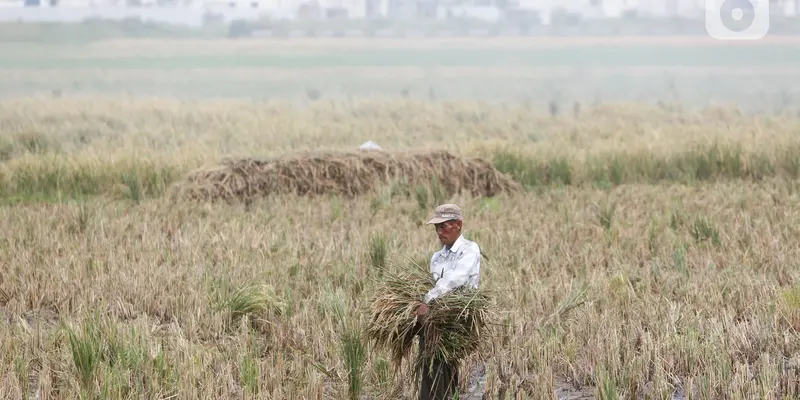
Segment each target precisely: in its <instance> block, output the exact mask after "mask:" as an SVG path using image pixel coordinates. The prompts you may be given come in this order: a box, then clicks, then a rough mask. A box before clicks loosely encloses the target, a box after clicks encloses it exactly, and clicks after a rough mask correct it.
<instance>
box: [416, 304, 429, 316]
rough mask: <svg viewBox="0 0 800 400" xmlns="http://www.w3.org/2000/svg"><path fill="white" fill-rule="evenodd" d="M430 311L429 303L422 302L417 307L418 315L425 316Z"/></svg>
mask: <svg viewBox="0 0 800 400" xmlns="http://www.w3.org/2000/svg"><path fill="white" fill-rule="evenodd" d="M427 313H428V305H427V304H425V303H421V304H420V305H419V307H417V315H419V316H424V315H425V314H427Z"/></svg>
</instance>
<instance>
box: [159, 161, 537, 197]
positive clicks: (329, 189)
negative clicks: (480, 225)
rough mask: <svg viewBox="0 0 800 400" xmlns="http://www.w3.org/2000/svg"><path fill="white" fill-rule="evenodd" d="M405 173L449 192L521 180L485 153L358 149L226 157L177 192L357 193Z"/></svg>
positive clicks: (500, 187) (409, 179) (513, 187)
mask: <svg viewBox="0 0 800 400" xmlns="http://www.w3.org/2000/svg"><path fill="white" fill-rule="evenodd" d="M402 179H404V180H405V182H406V183H407V184H408V185H410V186H413V185H430V184H431V183H432V182H433V181H434V180H435V181H436V182H437V183H438V184H440V185H441V186H442V187H443V188H444V189H445V190H447V191H448V193H452V194H455V193H465V192H466V193H470V194H472V195H473V196H495V195H497V194H499V193H502V192H516V191H519V190H521V186H520V184H519V183H518V182H516V181H514V180H512V179H511V178H509V177H508V176H506V175H504V174H503V173H501V172H499V171H498V170H496V169H495V168H494V166H493V165H492V164H491V163H489V162H488V161H485V160H482V159H476V158H473V159H464V158H460V157H456V156H454V155H452V154H450V153H448V152H444V151H439V152H429V153H389V152H359V153H328V154H301V155H295V156H290V157H283V158H278V159H274V160H255V159H238V160H227V161H225V162H224V163H223V164H222V165H221V166H220V167H217V168H212V169H201V170H196V171H193V172H191V173H189V174H188V176H187V177H186V178H185V180H184V181H182V182H179V183H178V184H177V185H176V187H175V190H176V191H175V192H174V193H173V195H175V196H178V197H179V198H188V199H194V200H204V201H214V200H225V201H251V200H254V199H256V198H259V197H268V196H271V195H276V194H288V193H294V194H297V195H300V196H315V195H332V194H336V195H339V196H342V197H353V196H357V195H360V194H364V193H367V192H370V191H372V190H374V189H376V188H377V187H378V186H380V185H385V184H387V183H391V182H397V181H400V180H402Z"/></svg>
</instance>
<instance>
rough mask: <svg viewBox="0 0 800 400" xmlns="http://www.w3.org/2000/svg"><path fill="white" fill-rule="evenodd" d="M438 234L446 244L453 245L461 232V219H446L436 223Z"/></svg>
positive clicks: (443, 243)
mask: <svg viewBox="0 0 800 400" xmlns="http://www.w3.org/2000/svg"><path fill="white" fill-rule="evenodd" d="M434 227H436V235H438V236H439V241H440V242H442V245H444V246H451V245H453V243H455V241H456V239H458V235H460V234H461V221H445V222H442V223H440V224H435V225H434Z"/></svg>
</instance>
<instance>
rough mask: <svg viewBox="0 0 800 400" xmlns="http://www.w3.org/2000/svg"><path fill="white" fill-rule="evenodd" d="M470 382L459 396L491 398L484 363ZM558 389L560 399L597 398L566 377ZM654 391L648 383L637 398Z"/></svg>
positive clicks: (675, 396) (678, 394) (680, 399)
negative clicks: (465, 390) (488, 392)
mask: <svg viewBox="0 0 800 400" xmlns="http://www.w3.org/2000/svg"><path fill="white" fill-rule="evenodd" d="M467 379H468V384H467V392H466V393H463V394H462V395H461V396H459V398H464V399H466V400H483V399H490V398H491V396H492V395H491V394H490V395H488V396H486V369H485V367H483V366H482V365H479V366H476V367H475V368H474V369H473V370H472V371H471V372H470V374H469V377H468V378H467ZM556 386H557V389H556V390H555V393H554V394H555V396H556V399H558V400H589V399H595V398H596V396H595V390H594V388H592V387H585V388H576V387H575V386H574V385H572V384H570V383H569V382H567V381H566V380H564V379H557V380H556ZM651 391H652V385H648V386H646V387H645V389H644V393H638V394H637V396H636V398H637V400H638V399H644V398H645V394H649V393H648V392H651ZM507 394H509V395H512V396H513V397H514V398H515V399H517V398H525V394H524V393H523V392H522V391H520V393H519V394H518V395H517V394H516V393H514V390H509V393H507ZM685 398H686V396H685V395H684V393H683V388H678V389H677V390H676V391H675V392H673V393H672V396H670V399H671V400H684V399H685Z"/></svg>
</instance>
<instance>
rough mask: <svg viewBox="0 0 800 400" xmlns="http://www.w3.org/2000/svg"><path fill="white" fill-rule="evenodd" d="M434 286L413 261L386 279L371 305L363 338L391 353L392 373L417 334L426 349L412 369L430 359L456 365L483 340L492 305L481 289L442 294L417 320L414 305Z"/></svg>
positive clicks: (406, 353)
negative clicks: (423, 341) (393, 367)
mask: <svg viewBox="0 0 800 400" xmlns="http://www.w3.org/2000/svg"><path fill="white" fill-rule="evenodd" d="M434 284H435V282H434V280H433V278H432V277H431V275H430V273H429V272H428V271H426V269H425V268H423V267H420V266H419V265H418V264H416V263H413V262H412V263H411V268H409V269H408V270H405V271H402V272H400V273H390V274H387V275H386V277H385V279H384V280H383V284H382V285H380V287H379V289H378V295H376V296H375V298H374V300H373V301H372V303H371V305H370V311H371V319H370V323H369V325H368V327H367V334H368V336H369V337H370V339H371V340H372V341H373V343H375V344H376V345H378V346H379V347H382V348H385V349H387V350H388V351H389V352H390V353H391V358H392V360H393V362H394V364H395V367H396V368H399V367H400V364H401V362H402V360H403V358H406V357H407V356H408V355H409V354H410V352H411V350H412V346H413V343H414V336H416V334H417V333H419V332H422V333H423V334H424V335H425V346H424V348H423V349H421V352H420V353H419V354H418V355H417V359H416V360H415V362H414V366H415V367H416V368H415V369H417V370H419V367H422V366H423V363H425V362H427V361H430V360H433V359H439V360H443V361H445V362H448V363H452V364H457V363H458V362H460V361H462V360H464V359H466V358H467V357H468V356H469V355H471V354H472V353H474V352H476V351H477V350H478V349H479V347H480V345H481V339H482V338H483V337H484V336H486V335H487V334H486V333H485V332H484V330H485V328H486V327H487V325H488V324H489V321H490V320H491V318H492V315H491V314H490V308H491V304H490V298H489V296H488V295H487V293H486V292H485V291H484V290H482V289H477V290H474V289H457V290H454V291H451V292H449V293H447V294H446V295H444V296H442V297H440V298H438V299H436V300H434V301H433V302H431V304H430V305H429V307H428V314H427V315H426V317H425V318H424V319H422V321H420V320H419V319H418V317H417V315H416V309H417V306H418V305H419V303H420V300H421V299H422V298H423V296H424V295H425V293H426V292H427V291H428V290H430V288H432V287H433V285H434Z"/></svg>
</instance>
